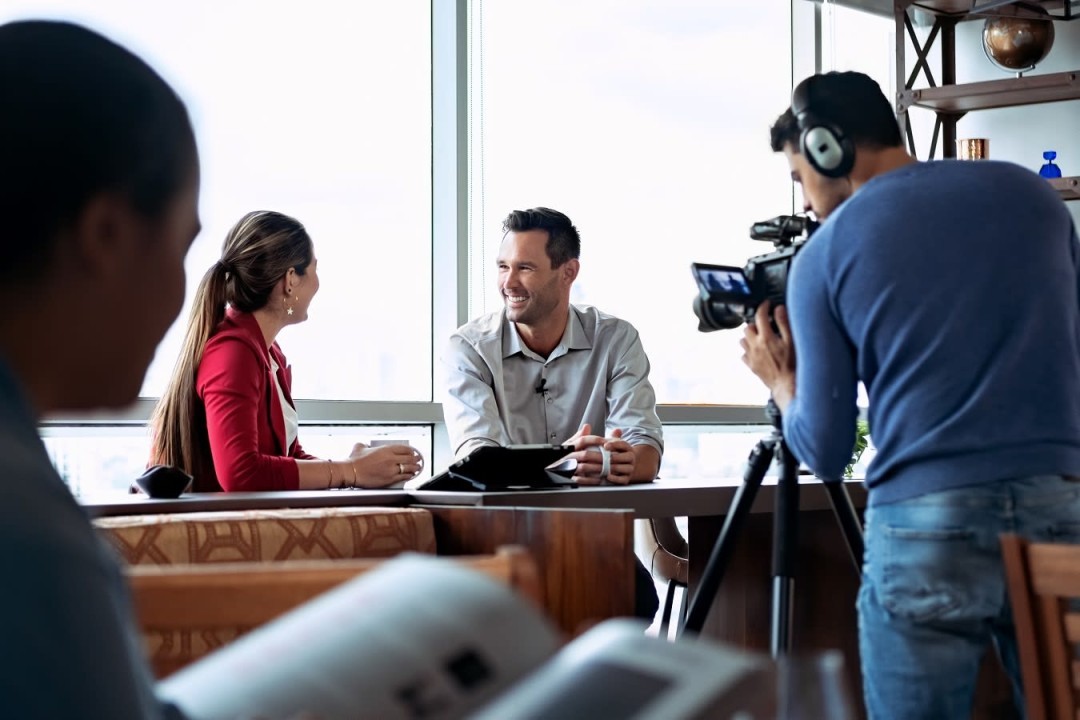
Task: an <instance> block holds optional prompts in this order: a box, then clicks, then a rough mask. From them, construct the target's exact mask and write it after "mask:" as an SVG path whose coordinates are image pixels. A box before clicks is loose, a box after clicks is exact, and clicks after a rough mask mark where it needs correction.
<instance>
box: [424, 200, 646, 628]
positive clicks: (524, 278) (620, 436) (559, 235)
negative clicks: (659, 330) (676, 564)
mask: <svg viewBox="0 0 1080 720" xmlns="http://www.w3.org/2000/svg"><path fill="white" fill-rule="evenodd" d="M503 230H504V231H505V235H504V237H503V242H502V246H501V247H500V249H499V257H498V269H499V280H498V283H499V291H500V293H501V295H502V297H503V303H504V308H503V309H502V310H500V311H498V312H495V313H490V314H488V315H485V316H483V317H480V318H477V319H476V320H473V321H472V322H470V323H468V324H466V325H464V326H462V327H460V328H458V330H457V331H456V332H454V334H453V335H451V337H450V341H449V343H448V346H447V348H446V350H445V352H444V353H443V356H442V368H443V372H444V386H445V389H446V393H445V396H444V399H443V411H444V413H445V416H446V426H447V431H448V433H449V435H450V443H451V447H452V448H453V449H454V453H455V455H456V456H458V457H463V456H465V455H468V454H469V453H470V452H472V451H473V450H474V449H476V448H477V447H480V446H482V445H521V444H535V443H546V444H561V443H565V444H568V445H573V446H574V452H573V453H572V454H571V455H570V457H571V458H573V459H574V460H576V461H577V469H576V470H575V471H574V472H575V475H574V477H575V480H576V481H577V482H578V483H580V484H583V485H585V484H592V485H595V484H599V483H601V482H605V481H606V482H610V483H617V484H627V483H632V482H650V481H652V480H654V479H655V478H656V475H657V473H658V472H659V470H660V456H661V454H662V453H663V449H664V441H663V431H662V427H661V425H660V419H659V418H658V417H657V415H656V394H655V392H654V391H653V388H652V385H651V384H650V383H649V360H648V358H647V357H646V355H645V350H644V349H643V348H642V346H641V340H640V338H639V337H638V333H637V330H635V329H634V327H633V326H632V325H631V324H630V323H628V322H626V321H625V320H620V319H618V318H616V317H612V316H611V315H607V314H605V313H602V312H600V311H599V310H597V309H595V308H592V307H587V306H576V305H571V304H570V289H571V287H572V286H573V283H574V280H576V279H577V275H578V271H579V269H580V261H579V260H578V257H579V255H580V251H581V240H580V237H579V235H578V231H577V228H575V227H574V225H573V223H571V222H570V219H569V218H568V217H567V216H566V215H564V214H562V213H560V212H557V211H555V210H551V209H548V208H543V207H541V208H534V209H531V210H515V211H514V212H512V213H510V215H509V216H507V218H506V220H505V221H504V222H503ZM638 574H639V578H638V580H639V581H638V614H640V615H642V616H648V617H651V616H652V614H654V613H655V611H656V606H657V599H656V591H655V588H654V586H653V584H652V579H651V577H650V576H649V573H648V571H646V570H645V569H644V567H641V565H640V563H639V564H638ZM650 608H651V612H650Z"/></svg>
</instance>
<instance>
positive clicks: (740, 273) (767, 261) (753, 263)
mask: <svg viewBox="0 0 1080 720" xmlns="http://www.w3.org/2000/svg"><path fill="white" fill-rule="evenodd" d="M817 229H818V223H817V222H816V221H814V220H811V219H810V218H808V217H806V216H805V215H778V216H777V217H774V218H770V219H769V220H763V221H761V222H757V223H754V224H753V225H752V226H750V237H751V238H752V239H754V240H768V241H770V242H772V244H773V246H774V247H775V248H776V250H774V251H773V252H771V253H766V254H764V255H755V256H754V257H752V258H750V259H749V260H747V261H746V265H745V266H744V267H741V268H740V267H735V266H732V265H709V264H706V263H692V264H691V265H690V270H691V271H692V272H693V274H694V280H695V281H697V286H698V289H699V290H700V292H699V293H698V296H697V297H696V298H694V314H695V315H697V318H698V330H699V331H701V332H712V331H713V330H727V329H730V328H736V327H739V326H740V325H742V324H743V323H744V322H753V318H754V313H755V312H757V307H758V305H760V304H761V303H762V302H764V301H766V300H768V301H769V306H770V307H772V308H775V307H776V306H777V305H783V304H784V297H785V295H786V293H787V278H788V270H789V269H790V268H791V260H792V259H793V258H794V257H795V254H796V253H797V252H799V249H800V248H802V246H803V245H804V244H805V243H806V241H807V240H809V239H810V236H811V235H812V234H813V233H814V231H815V230H817ZM796 238H798V239H796Z"/></svg>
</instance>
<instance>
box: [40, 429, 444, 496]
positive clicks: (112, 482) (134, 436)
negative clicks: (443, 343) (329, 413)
mask: <svg viewBox="0 0 1080 720" xmlns="http://www.w3.org/2000/svg"><path fill="white" fill-rule="evenodd" d="M41 434H42V439H43V440H44V442H45V448H46V450H47V451H48V453H49V457H51V458H52V461H53V465H55V466H56V469H57V471H58V472H59V473H60V476H61V477H63V478H64V480H65V481H66V482H67V484H68V487H69V488H70V489H71V492H72V494H74V495H75V497H78V498H82V499H84V500H86V499H93V498H101V497H108V496H110V495H117V494H127V492H128V489H129V488H130V487H131V484H132V483H133V482H134V480H135V478H136V477H138V476H139V475H141V474H142V473H143V471H144V470H145V469H146V459H147V457H148V454H149V451H150V438H149V435H148V433H147V430H146V428H145V427H139V426H132V425H126V426H104V425H102V426H97V425H92V426H81V427H77V426H57V425H52V426H47V427H44V428H42V430H41ZM376 439H392V440H400V441H401V442H403V443H405V444H407V445H412V446H413V447H414V448H416V449H417V450H419V451H420V453H421V454H422V455H423V456H424V459H425V461H426V463H425V465H426V467H425V468H424V470H423V472H421V474H420V476H419V477H422V478H423V477H430V476H431V468H430V467H427V466H430V463H431V449H432V436H431V426H430V425H304V426H303V427H301V428H300V442H301V444H302V445H303V446H304V449H305V450H307V451H308V452H309V453H311V454H312V455H315V456H316V457H320V458H333V459H335V460H343V459H345V458H347V457H348V455H349V452H350V451H351V450H352V447H353V445H354V444H355V443H358V442H362V443H365V444H366V443H370V442H371V441H372V440H376Z"/></svg>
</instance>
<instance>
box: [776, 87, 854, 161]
mask: <svg viewBox="0 0 1080 720" xmlns="http://www.w3.org/2000/svg"><path fill="white" fill-rule="evenodd" d="M814 81H815V78H814V77H808V78H806V79H805V80H803V81H802V82H801V83H799V84H798V85H797V86H796V87H795V90H794V91H793V92H792V93H791V112H792V114H793V115H794V116H795V121H796V122H797V123H798V124H799V131H800V132H799V152H801V153H802V154H803V155H804V156H806V161H807V162H809V163H810V167H812V168H814V169H815V170H817V171H818V172H819V173H821V174H822V175H824V176H826V177H831V178H840V177H845V176H846V175H848V174H850V173H851V168H853V167H854V166H855V144H854V143H852V142H851V139H850V138H848V136H847V135H846V134H845V133H844V131H843V129H841V128H840V126H839V125H837V124H836V123H834V122H832V121H830V120H827V119H826V118H824V117H821V116H820V115H818V114H816V113H815V112H814V103H813V91H812V87H813V85H814Z"/></svg>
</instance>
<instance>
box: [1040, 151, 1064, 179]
mask: <svg viewBox="0 0 1080 720" xmlns="http://www.w3.org/2000/svg"><path fill="white" fill-rule="evenodd" d="M1056 157H1057V153H1056V152H1054V151H1053V150H1047V151H1046V152H1044V153H1043V159H1044V160H1046V164H1044V165H1043V166H1042V167H1041V168H1039V174H1040V175H1042V176H1043V177H1044V178H1059V177H1061V168H1059V167H1058V166H1057V165H1055V164H1054V158H1056Z"/></svg>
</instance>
